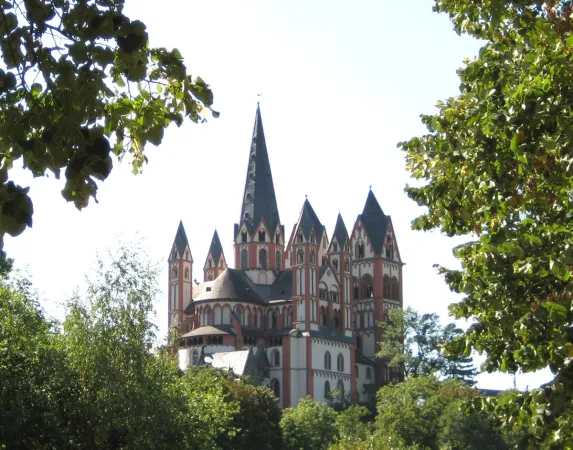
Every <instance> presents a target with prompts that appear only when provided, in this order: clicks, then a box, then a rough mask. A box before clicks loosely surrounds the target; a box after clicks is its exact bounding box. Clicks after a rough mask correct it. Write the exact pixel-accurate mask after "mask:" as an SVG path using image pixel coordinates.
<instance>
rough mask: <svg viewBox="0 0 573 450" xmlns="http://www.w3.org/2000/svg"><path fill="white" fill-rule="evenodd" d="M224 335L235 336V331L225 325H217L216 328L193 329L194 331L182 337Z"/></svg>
mask: <svg viewBox="0 0 573 450" xmlns="http://www.w3.org/2000/svg"><path fill="white" fill-rule="evenodd" d="M226 334H235V330H233V329H232V328H231V327H229V326H225V325H221V326H219V325H217V326H210V325H208V326H205V327H199V328H195V329H194V330H192V331H190V332H189V333H185V334H184V335H183V336H182V337H184V338H186V337H193V336H221V335H226Z"/></svg>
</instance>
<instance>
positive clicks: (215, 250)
mask: <svg viewBox="0 0 573 450" xmlns="http://www.w3.org/2000/svg"><path fill="white" fill-rule="evenodd" d="M222 254H223V246H222V245H221V240H220V239H219V234H218V233H217V230H215V233H214V234H213V239H212V240H211V247H209V253H208V254H207V258H209V255H211V258H213V264H215V265H217V264H219V260H220V259H221V255H222Z"/></svg>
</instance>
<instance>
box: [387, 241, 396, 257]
mask: <svg viewBox="0 0 573 450" xmlns="http://www.w3.org/2000/svg"><path fill="white" fill-rule="evenodd" d="M386 258H388V259H394V245H393V243H392V238H391V237H390V236H388V237H386Z"/></svg>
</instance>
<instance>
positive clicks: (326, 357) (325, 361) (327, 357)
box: [324, 352, 331, 370]
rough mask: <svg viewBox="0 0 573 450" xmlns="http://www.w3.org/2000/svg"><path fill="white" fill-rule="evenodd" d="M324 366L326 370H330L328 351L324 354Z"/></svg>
mask: <svg viewBox="0 0 573 450" xmlns="http://www.w3.org/2000/svg"><path fill="white" fill-rule="evenodd" d="M324 368H325V369H326V370H330V368H331V359H330V352H326V353H325V354H324Z"/></svg>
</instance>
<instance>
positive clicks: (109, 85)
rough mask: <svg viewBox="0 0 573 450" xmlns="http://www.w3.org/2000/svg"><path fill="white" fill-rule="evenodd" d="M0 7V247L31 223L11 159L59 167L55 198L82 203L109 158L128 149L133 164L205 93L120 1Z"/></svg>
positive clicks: (34, 166)
mask: <svg viewBox="0 0 573 450" xmlns="http://www.w3.org/2000/svg"><path fill="white" fill-rule="evenodd" d="M0 6H1V8H0V62H1V64H0V66H1V69H0V153H1V154H2V160H1V161H0V248H1V246H2V238H3V236H4V234H5V233H8V234H10V235H12V236H16V235H18V234H20V233H21V232H22V231H23V230H24V229H25V227H26V226H31V225H32V215H33V207H32V201H31V199H30V197H29V196H28V188H22V187H20V186H17V185H15V184H14V183H13V182H12V181H9V171H10V169H11V168H12V166H13V164H14V162H15V161H16V160H19V159H20V158H21V159H22V162H23V166H24V168H25V169H27V170H29V171H30V172H31V173H32V174H33V175H34V176H43V175H45V174H47V173H48V172H51V173H52V174H54V175H55V176H56V177H58V178H59V177H60V175H61V172H62V170H63V171H64V175H65V177H66V184H65V187H64V189H63V190H62V195H63V197H64V198H65V199H66V200H68V201H70V202H74V204H75V206H76V207H77V208H79V209H81V208H83V207H85V206H87V204H88V202H89V200H90V197H93V198H95V196H96V191H97V184H96V180H100V181H103V180H105V179H106V178H107V177H108V175H109V174H110V172H111V170H112V159H111V157H110V155H112V154H113V155H115V156H117V157H118V158H120V159H121V158H123V157H124V156H125V155H129V156H130V157H131V160H132V163H133V170H134V172H135V173H136V172H138V171H140V170H141V168H142V165H143V164H144V163H145V162H146V161H147V157H146V156H145V153H144V149H145V145H146V144H147V143H148V142H151V143H152V144H155V145H158V144H159V143H160V142H161V140H162V139H163V132H164V129H165V128H166V127H167V126H168V125H169V124H170V123H171V122H175V123H176V124H177V125H181V123H182V121H183V119H184V118H186V117H188V118H190V119H191V120H192V121H194V122H198V121H201V120H204V118H205V117H206V113H208V112H209V111H208V110H209V109H210V107H211V105H212V103H213V94H212V92H211V90H210V89H209V87H208V86H207V84H206V83H205V82H204V81H203V80H202V79H201V78H199V77H197V78H194V79H193V78H191V76H190V75H188V74H187V72H186V67H185V65H184V64H183V62H182V56H181V54H180V53H179V51H178V50H177V49H174V50H168V49H165V48H151V47H149V39H148V34H147V31H146V26H145V24H144V23H142V22H140V21H138V20H131V19H129V18H128V17H127V16H125V14H123V7H124V0H85V1H79V0H70V1H63V0H54V1H49V0H27V1H16V0H3V1H1V2H0ZM214 115H215V116H216V115H217V113H215V114H214Z"/></svg>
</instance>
